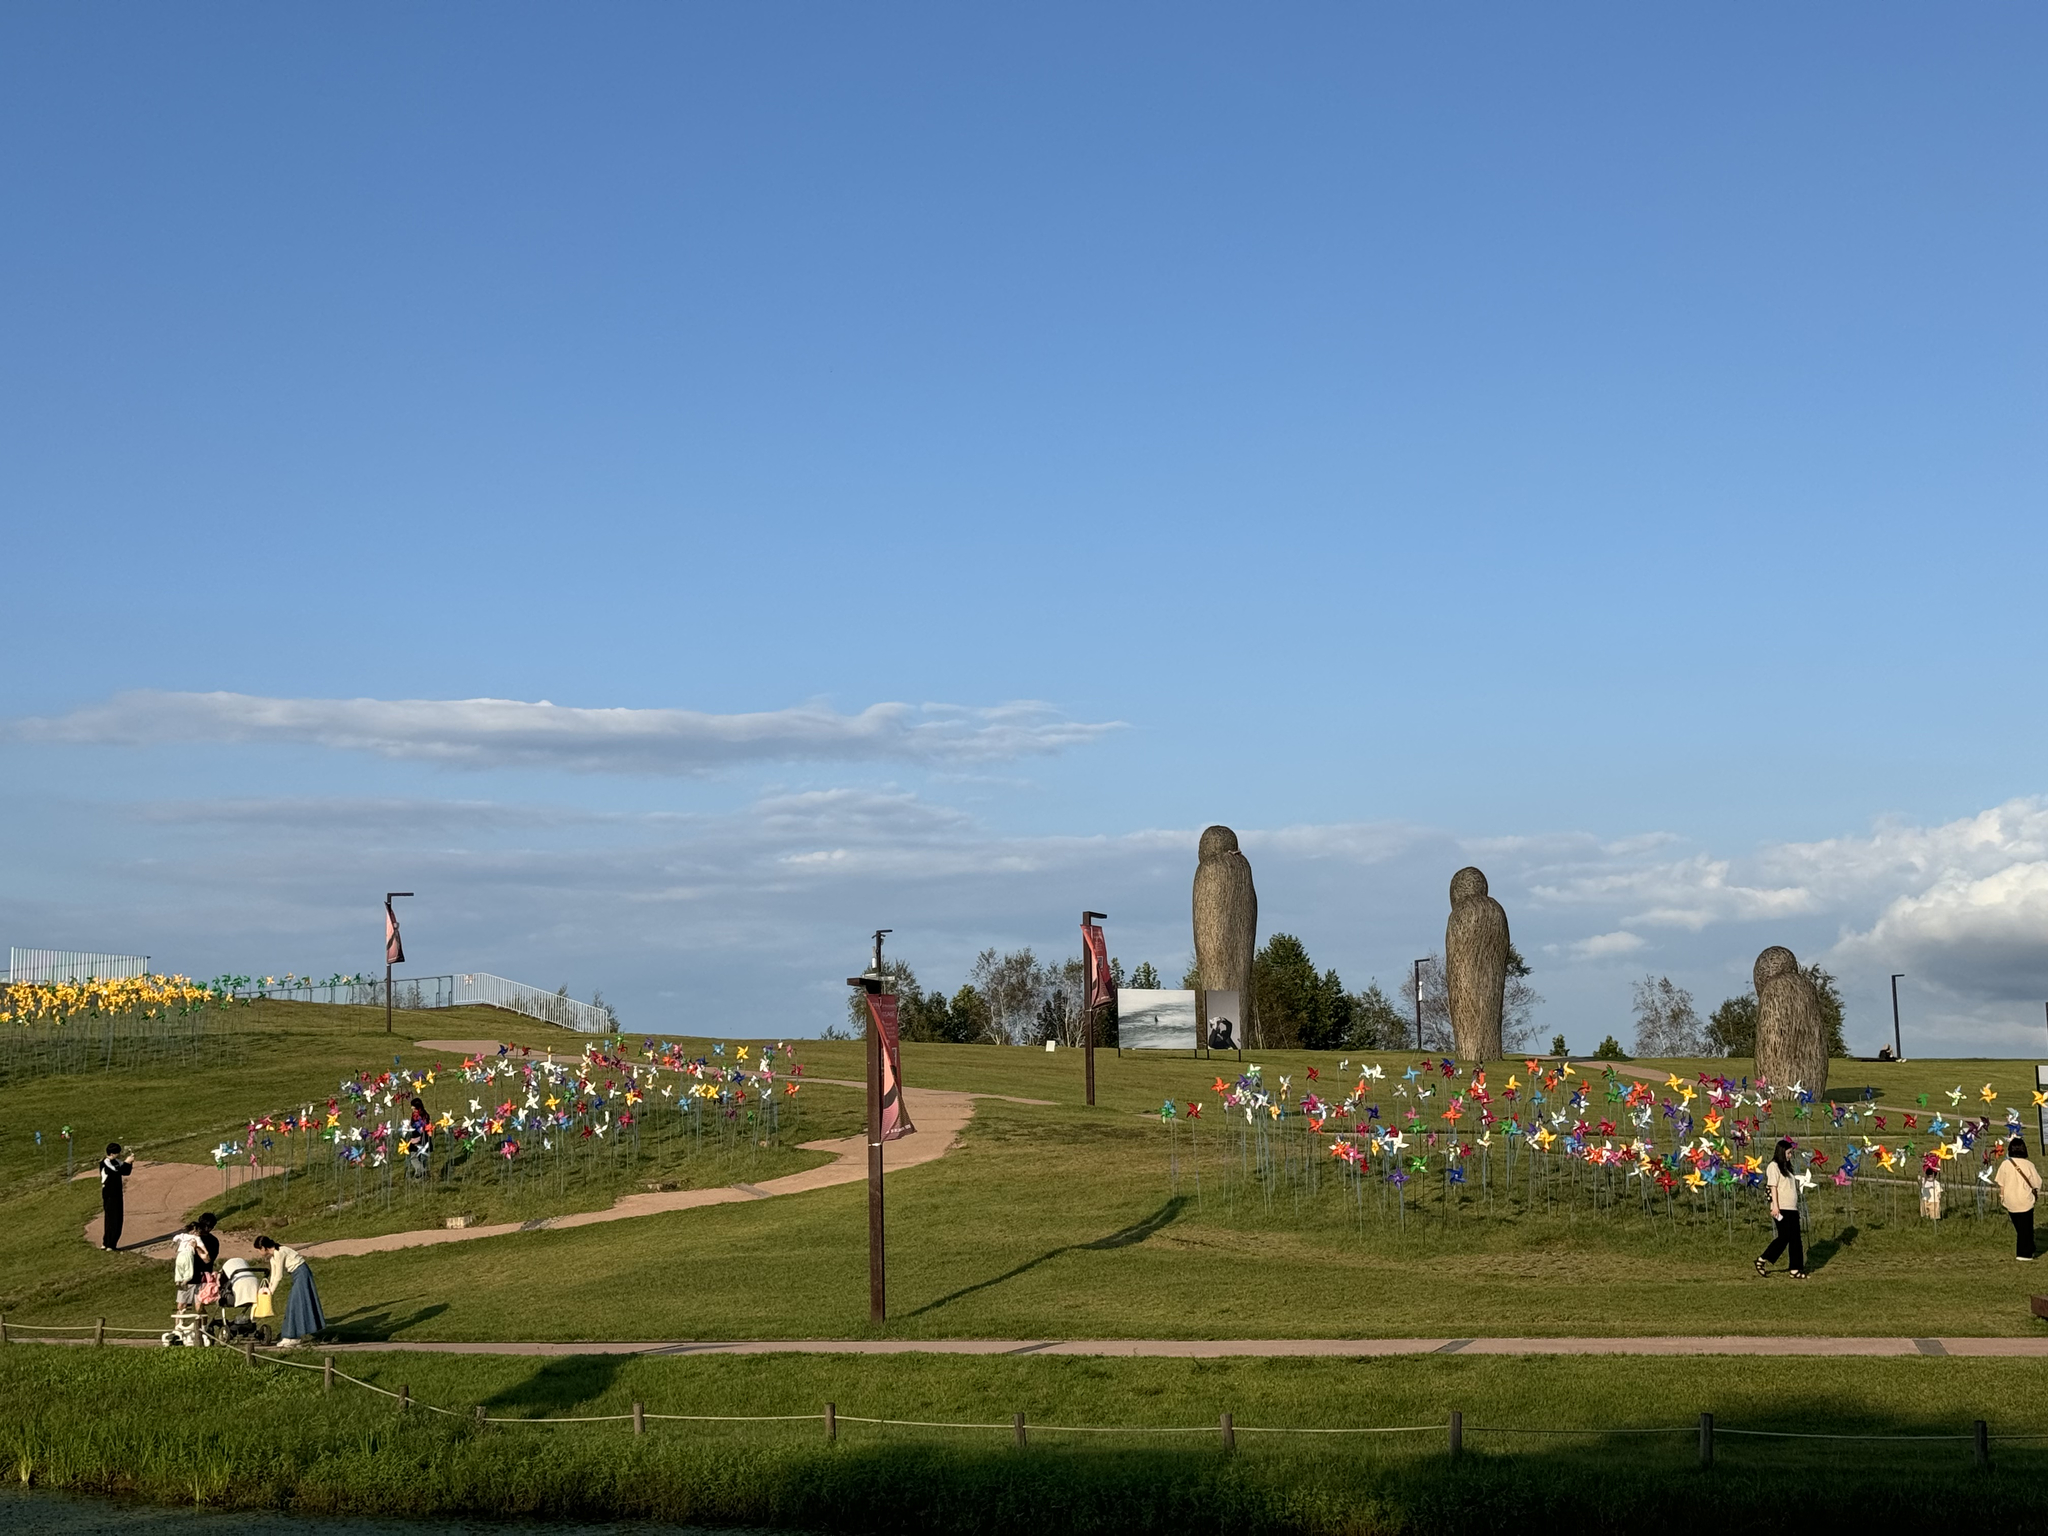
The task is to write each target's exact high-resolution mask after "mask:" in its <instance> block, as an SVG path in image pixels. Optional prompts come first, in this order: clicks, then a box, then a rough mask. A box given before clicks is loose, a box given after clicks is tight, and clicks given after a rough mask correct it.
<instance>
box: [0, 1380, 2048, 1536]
mask: <svg viewBox="0 0 2048 1536" xmlns="http://www.w3.org/2000/svg"><path fill="white" fill-rule="evenodd" d="M341 1365H342V1367H343V1369H344V1370H346V1371H348V1372H350V1373H351V1374H355V1375H360V1376H363V1377H365V1378H366V1379H371V1380H376V1381H378V1382H379V1383H380V1384H382V1385H385V1386H387V1387H391V1388H395V1387H396V1386H397V1385H398V1384H399V1383H401V1382H403V1383H404V1384H405V1385H406V1386H408V1387H409V1388H410V1389H411V1392H412V1394H413V1396H414V1397H415V1399H416V1400H418V1401H419V1402H423V1403H438V1404H441V1405H443V1406H447V1407H449V1408H451V1409H455V1410H457V1413H456V1414H455V1415H454V1416H450V1417H443V1416H439V1415H434V1414H430V1413H427V1412H424V1411H422V1410H420V1409H418V1408H416V1409H414V1410H413V1411H412V1412H410V1413H408V1414H405V1415H403V1416H401V1415H400V1414H398V1413H397V1412H396V1411H395V1409H394V1406H393V1405H392V1403H391V1402H390V1401H389V1400H388V1399H384V1398H378V1397H374V1396H372V1395H371V1394H369V1393H367V1392H364V1391H362V1390H360V1389H356V1388H350V1387H348V1386H347V1385H345V1384H343V1385H340V1386H338V1387H337V1389H336V1391H335V1392H334V1394H332V1395H331V1396H329V1395H324V1394H323V1393H322V1392H321V1390H320V1378H319V1376H318V1374H317V1373H315V1372H312V1371H292V1370H286V1369H283V1368H279V1367H275V1366H269V1365H263V1366H259V1367H257V1368H255V1369H251V1368H249V1367H246V1366H244V1365H243V1364H242V1363H241V1360H240V1357H239V1356H236V1355H233V1354H231V1353H228V1352H225V1351H162V1352H156V1351H148V1352H145V1351H127V1350H111V1349H110V1350H104V1351H90V1350H80V1349H55V1348H39V1347H37V1346H29V1345H23V1346H11V1347H10V1348H8V1349H7V1350H5V1351H0V1468H4V1469H5V1471H6V1472H7V1473H8V1474H9V1478H10V1480H11V1481H13V1482H15V1483H17V1484H19V1485H26V1486H31V1487H42V1488H57V1489H67V1490H72V1491H79V1492H95V1493H116V1494H131V1495H140V1496H143V1497H146V1498H150V1499H154V1500H157V1501H160V1502H171V1503H181V1504H200V1505H208V1506H215V1507H226V1506H259V1507H273V1508H280V1509H290V1510H291V1511H293V1512H294V1513H299V1514H313V1513H352V1514H403V1515H405V1516H408V1517H411V1518H415V1519H417V1518H425V1517H432V1516H436V1515H443V1514H456V1513H461V1514H472V1515H474V1514H483V1515H496V1516H523V1517H533V1518H578V1519H598V1518H619V1517H625V1518H649V1519H661V1520H672V1521H689V1522H695V1523H702V1524H726V1523H739V1522H746V1523H753V1524H759V1525H777V1526H784V1527H800V1528H810V1529H843V1530H904V1529H915V1530H919V1531H933V1532H951V1531H975V1532H1008V1531H1032V1532H1037V1531H1044V1530H1074V1531H1169V1530H1171V1531H1184V1530H1187V1529H1190V1528H1193V1529H1210V1530H1219V1529H1228V1530H1266V1531H1276V1532H1280V1531H1298V1532H1317V1533H1321V1532H1331V1533H1337V1532H1344V1533H1361V1536H1362V1533H1379V1532H1414V1533H1420V1532H1429V1531H1454V1530H1469V1529H1474V1528H1477V1527H1479V1526H1481V1525H1490V1524H1494V1523H1498V1522H1499V1520H1501V1519H1502V1518H1503V1517H1504V1516H1509V1515H1511V1516H1512V1517H1513V1518H1516V1519H1522V1520H1527V1519H1549V1520H1561V1519H1562V1520H1569V1521H1570V1522H1571V1527H1572V1529H1574V1530H1580V1531H1588V1532H1607V1531H1616V1532H1620V1531H1639V1530H1642V1529H1646V1528H1652V1527H1653V1526H1654V1527H1655V1528H1659V1529H1664V1530H1671V1531H1694V1530H1715V1531H1721V1530H1726V1529H1729V1528H1736V1529H1741V1528H1754V1529H1766V1530H1776V1529H1790V1528H1792V1527H1793V1525H1794V1524H1795V1523H1796V1524H1797V1525H1798V1526H1799V1527H1800V1528H1809V1527H1810V1526H1811V1523H1812V1521H1813V1519H1814V1518H1815V1512H1816V1511H1818V1510H1822V1509H1826V1508H1829V1507H1836V1508H1840V1507H1842V1506H1843V1505H1845V1504H1847V1503H1848V1502H1849V1501H1853V1507H1854V1509H1855V1512H1856V1513H1855V1517H1856V1519H1857V1520H1858V1521H1859V1522H1860V1523H1862V1524H1864V1525H1865V1526H1867V1527H1869V1528H1873V1529H1896V1528H1900V1527H1902V1526H1904V1525H1906V1524H1908V1523H1911V1524H1913V1525H1914V1526H1916V1527H1917V1526H1918V1525H1920V1524H1922V1523H1924V1521H1925V1519H1926V1518H1927V1515H1928V1513H1929V1512H1930V1511H1931V1510H1933V1509H1939V1511H1940V1513H1941V1517H1942V1518H1943V1520H1944V1521H1946V1522H1948V1523H1966V1522H1970V1521H1978V1520H1992V1521H1997V1522H1999V1523H2000V1524H2001V1527H2002V1528H2011V1525H2010V1523H2011V1522H2013V1521H2015V1520H2017V1521H2018V1522H2019V1525H2018V1527H2017V1528H2020V1529H2025V1528H2027V1525H2026V1522H2027V1521H2028V1520H2031V1519H2035V1518H2037V1515H2038V1510H2039V1509H2040V1507H2041V1499H2042V1495H2043V1493H2044V1491H2048V1490H2044V1487H2043V1483H2044V1478H2048V1440H2040V1441H2035V1442H2032V1443H2013V1442H2002V1443H1998V1444H1996V1445H1995V1447H1994V1455H1993V1464H1992V1467H1991V1469H1990V1470H1989V1471H1985V1472H1980V1471H1978V1470H1977V1469H1976V1468H1975V1467H1974V1465H1973V1464H1972V1461H1971V1458H1970V1452H1969V1447H1968V1444H1967V1442H1964V1441H1958V1440H1946V1441H1939V1442H1916V1443H1908V1444H1904V1445H1883V1444H1871V1443H1859V1442H1813V1441H1796V1440H1795V1441H1770V1440H1757V1439H1743V1438H1740V1437H1737V1436H1734V1435H1731V1434H1727V1433H1725V1431H1728V1430H1732V1429H1738V1428H1747V1429H1781V1430H1795V1431H1806V1432H1812V1431H1816V1430H1823V1431H1826V1432H1830V1433H1838V1434H1874V1435H1967V1433H1968V1432H1969V1425H1970V1421H1971V1420H1973V1419H1975V1418H1979V1417H1985V1418H1989V1419H1990V1420H1991V1421H1992V1426H1993V1432H1994V1433H1997V1434H2017V1433H2022V1432H2026V1431H2036V1432H2048V1418H2044V1416H2043V1414H2042V1412H2041V1410H2040V1409H2039V1407H2038V1406H2037V1405H2036V1399H2037V1393H2036V1392H2035V1390H2034V1388H2035V1385H2036V1378H2037V1376H2038V1366H2036V1365H2034V1364H2031V1363H2029V1362H2023V1361H1991V1360H1918V1359H1915V1360H1855V1361H1844V1360H1820V1361H1798V1362H1791V1361H1753V1360H1727V1359H1712V1358H1707V1359H1678V1360H1643V1359H1612V1360H1603V1361H1601V1362H1599V1363H1598V1368H1597V1370H1588V1369H1586V1366H1585V1363H1584V1362H1577V1361H1563V1360H1510V1359H1500V1358H1491V1359H1436V1358H1424V1359H1409V1360H1383V1361H1287V1362H1278V1361H1163V1360H1079V1359H1044V1358H1040V1359H1025V1360H1011V1359H995V1360H989V1359H937V1358H931V1357H923V1358H918V1357H907V1358H905V1357H897V1358H890V1359H860V1358H854V1357H845V1356H839V1357H811V1358H802V1357H778V1358H774V1359H766V1360H763V1359H751V1360H743V1359H698V1360H675V1359H631V1358H618V1357H593V1356H583V1357H574V1358H569V1359H560V1360H549V1361H535V1360H519V1359H507V1358H503V1357H420V1356H351V1357H344V1358H343V1360H342V1361H341ZM636 1399H637V1400H640V1401H643V1402H645V1404H646V1405H647V1409H648V1411H649V1412H650V1413H653V1414H659V1413H677V1414H687V1413H701V1414H735V1415H737V1414H778V1413H803V1414H816V1413H818V1412H819V1411H820V1410H821V1409H822V1406H823V1404H824V1403H825V1402H827V1401H831V1402H833V1403H835V1404H836V1405H837V1407H838V1409H839V1411H840V1413H841V1414H842V1415H844V1416H853V1415H859V1416H864V1417H871V1418H897V1419H921V1420H945V1421H970V1422H975V1423H993V1424H998V1425H1007V1423H1008V1421H1009V1418H1010V1415H1011V1413H1013V1412H1017V1411H1021V1412H1023V1413H1024V1414H1025V1415H1026V1418H1027V1421H1028V1422H1029V1423H1032V1424H1035V1425H1040V1426H1045V1425H1057V1424H1062V1423H1074V1424H1094V1425H1132V1426H1143V1427H1155V1428H1156V1427H1167V1426H1189V1427H1193V1428H1195V1429H1197V1430H1198V1432H1197V1433H1195V1434H1190V1435H1185V1436H1178V1437H1167V1436H1159V1435H1152V1436H1146V1435H1134V1436H1131V1437H1129V1438H1124V1437H1116V1438H1110V1437H1095V1436H1080V1435H1072V1434H1066V1435H1063V1434H1060V1433H1059V1432H1057V1431H1056V1430H1050V1429H1045V1428H1040V1429H1039V1430H1037V1431H1036V1432H1035V1433H1034V1434H1033V1437H1032V1442H1031V1444H1030V1445H1029V1446H1028V1447H1027V1448H1025V1449H1023V1450H1021V1451H1020V1450H1018V1449H1017V1448H1016V1447H1015V1446H1014V1445H1013V1444H1012V1443H1011V1435H1010V1433H1009V1432H1008V1430H1007V1429H1006V1428H1005V1429H999V1430H996V1431H993V1432H991V1431H977V1430H928V1429H908V1428H883V1427H876V1426H866V1425H859V1424H854V1423H851V1422H848V1421H847V1420H846V1418H842V1421H841V1425H840V1439H839V1441H838V1442H837V1443H836V1444H830V1445H828V1444H826V1443H825V1441H824V1437H823V1432H822V1426H821V1425H820V1424H819V1423H818V1422H817V1421H816V1420H811V1421H808V1422H801V1423H793V1424H753V1425H738V1424H705V1423H662V1422H660V1421H658V1420H657V1421H655V1422H652V1423H650V1425H649V1429H648V1433H647V1435H646V1436H645V1437H644V1438H641V1439H636V1438H634V1437H633V1436H632V1434H631V1433H630V1430H629V1428H628V1427H627V1426H626V1425H623V1424H618V1423H612V1424H602V1425H567V1424H563V1425H555V1426H551V1427H539V1426H533V1427H526V1426H518V1425H512V1426H492V1427H489V1428H479V1427H478V1426H477V1425H476V1424H475V1423H474V1421H473V1420H472V1419H470V1418H469V1417H467V1414H468V1413H469V1411H470V1410H471V1409H472V1408H473V1407H475V1406H482V1407H484V1408H485V1409H486V1411H487V1412H489V1413H490V1414H492V1415H494V1416H508V1417H509V1416H540V1415H555V1416H580V1415H599V1414H611V1413H624V1412H627V1411H629V1409H630V1404H631V1403H632V1402H633V1401H635V1400H636ZM1452 1408H1459V1409H1461V1410H1462V1411H1463V1413H1464V1415H1465V1421H1466V1425H1467V1431H1466V1447H1467V1448H1466V1454H1465V1456H1464V1457H1463V1458H1462V1459H1461V1460H1460V1461H1459V1462H1457V1463H1456V1464H1455V1465H1454V1464H1452V1463H1451V1462H1450V1461H1449V1460H1448V1457H1447V1455H1446V1442H1445V1439H1444V1436H1443V1434H1442V1432H1441V1431H1438V1430H1430V1431H1428V1432H1425V1433H1421V1434H1415V1435H1403V1436H1380V1437H1366V1436H1361V1437H1345V1438H1341V1439H1340V1438H1336V1437H1309V1436H1303V1437H1288V1436H1260V1435H1257V1434H1255V1433H1252V1432H1251V1430H1252V1429H1254V1428H1256V1427H1293V1428H1313V1427H1334V1426H1358V1425H1390V1424H1441V1423H1442V1422H1443V1421H1444V1419H1445V1418H1446V1416H1447V1414H1448V1412H1449V1410H1450V1409H1452ZM1226 1409H1228V1410H1229V1411H1230V1412H1231V1413H1232V1414H1233V1415H1234V1417H1235V1419H1236V1421H1237V1423H1238V1424H1239V1425H1240V1426H1244V1429H1243V1430H1242V1431H1241V1433H1240V1435H1239V1441H1238V1447H1239V1448H1238V1450H1237V1452H1236V1454H1235V1455H1230V1456H1226V1455H1224V1454H1223V1453H1222V1450H1221V1446H1220V1442H1219V1439H1218V1437H1217V1435H1216V1433H1215V1431H1214V1428H1213V1426H1214V1425H1215V1423H1216V1420H1217V1416H1218V1415H1219V1414H1220V1413H1221V1412H1222V1411H1224V1410H1226ZM1701 1409H1710V1410H1711V1411H1713V1412H1714V1413H1715V1415H1716V1419H1717V1425H1718V1427H1719V1428H1720V1430H1722V1431H1724V1433H1722V1434H1721V1435H1720V1437H1719V1439H1718V1442H1717V1465H1716V1466H1715V1467H1714V1468H1713V1469H1712V1470H1701V1469H1700V1468H1699V1467H1698V1465H1697V1457H1696V1443H1697V1442H1696V1436H1695V1434H1693V1433H1692V1432H1691V1430H1692V1426H1693V1424H1694V1422H1695V1420H1696V1416H1697V1414H1698V1412H1699V1411H1700V1410H1701ZM1502 1427H1508V1428H1522V1429H1530V1430H1540V1431H1543V1433H1538V1434H1528V1435H1505V1434H1499V1433H1490V1432H1489V1431H1491V1430H1495V1429H1498V1428H1502ZM1666 1427H1676V1428H1678V1429H1680V1430H1681V1431H1684V1432H1682V1433H1679V1434H1674V1435H1657V1436H1647V1435H1628V1434H1623V1433H1618V1431H1625V1430H1629V1429H1644V1428H1666ZM1570 1429H1590V1430H1595V1431H1598V1432H1597V1433H1592V1434H1585V1435H1564V1434H1559V1433H1557V1431H1560V1430H1570Z"/></svg>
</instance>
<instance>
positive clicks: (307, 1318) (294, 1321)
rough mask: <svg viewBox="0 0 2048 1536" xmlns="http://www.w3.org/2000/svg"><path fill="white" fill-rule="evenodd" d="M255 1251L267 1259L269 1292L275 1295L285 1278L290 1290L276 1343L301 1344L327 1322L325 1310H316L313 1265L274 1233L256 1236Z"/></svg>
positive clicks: (316, 1297) (318, 1307) (318, 1304)
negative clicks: (280, 1240) (267, 1235)
mask: <svg viewBox="0 0 2048 1536" xmlns="http://www.w3.org/2000/svg"><path fill="white" fill-rule="evenodd" d="M254 1246H255V1249H256V1255H257V1257H258V1258H262V1257H264V1256H265V1255H268V1256H269V1259H270V1286H269V1290H270V1294H271V1295H273V1296H275V1295H276V1294H277V1288H278V1286H279V1285H281V1284H283V1282H284V1281H285V1280H286V1279H287V1278H289V1279H290V1280H291V1283H292V1294H291V1297H290V1299H289V1300H287V1301H286V1302H285V1304H284V1321H283V1322H282V1323H281V1324H279V1327H278V1331H279V1333H280V1335H281V1337H280V1338H279V1339H278V1341H277V1342H278V1343H279V1344H280V1345H281V1346H282V1347H283V1348H285V1349H290V1348H291V1347H292V1346H293V1345H294V1344H302V1343H304V1342H305V1341H306V1340H307V1339H310V1338H312V1337H313V1335H315V1334H316V1333H318V1332H320V1330H321V1329H323V1328H325V1327H326V1326H327V1314H326V1313H324V1312H322V1311H321V1310H320V1291H319V1289H318V1287H316V1286H315V1285H314V1284H313V1266H312V1265H310V1264H308V1263H307V1262H306V1261H305V1259H304V1258H302V1257H301V1256H300V1254H299V1251H298V1250H297V1249H296V1248H287V1247H285V1246H284V1245H283V1244H281V1243H279V1242H278V1241H277V1239H276V1238H274V1237H259V1238H257V1239H256V1242H255V1245H254Z"/></svg>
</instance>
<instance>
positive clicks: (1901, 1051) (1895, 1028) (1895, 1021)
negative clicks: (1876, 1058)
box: [1892, 971, 1906, 1061]
mask: <svg viewBox="0 0 2048 1536" xmlns="http://www.w3.org/2000/svg"><path fill="white" fill-rule="evenodd" d="M1905 974H1906V973H1905V972H1904V971H1894V972H1892V1060H1893V1061H1904V1060H1905V1059H1906V1048H1905V1047H1904V1046H1903V1045H1901V1044H1900V1043H1899V978H1900V977H1901V976H1903V975H1905Z"/></svg>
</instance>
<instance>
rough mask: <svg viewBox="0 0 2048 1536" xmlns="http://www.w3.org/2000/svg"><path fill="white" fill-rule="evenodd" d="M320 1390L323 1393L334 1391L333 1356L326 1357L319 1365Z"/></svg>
mask: <svg viewBox="0 0 2048 1536" xmlns="http://www.w3.org/2000/svg"><path fill="white" fill-rule="evenodd" d="M320 1390H321V1391H323V1392H332V1391H333V1390H334V1356H332V1355H329V1356H327V1357H326V1358H325V1360H323V1361H322V1363H321V1366H320Z"/></svg>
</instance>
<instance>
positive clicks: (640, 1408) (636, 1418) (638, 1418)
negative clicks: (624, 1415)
mask: <svg viewBox="0 0 2048 1536" xmlns="http://www.w3.org/2000/svg"><path fill="white" fill-rule="evenodd" d="M633 1433H634V1434H636V1435H644V1434H646V1433H647V1405H646V1404H645V1403H643V1402H640V1401H638V1400H635V1402H634V1404H633Z"/></svg>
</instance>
